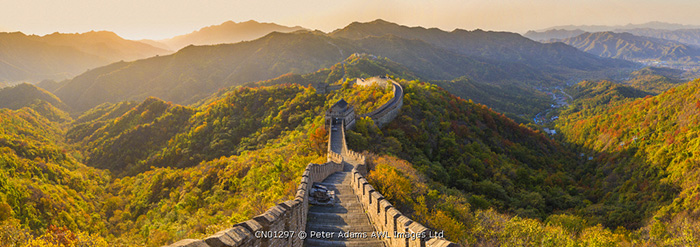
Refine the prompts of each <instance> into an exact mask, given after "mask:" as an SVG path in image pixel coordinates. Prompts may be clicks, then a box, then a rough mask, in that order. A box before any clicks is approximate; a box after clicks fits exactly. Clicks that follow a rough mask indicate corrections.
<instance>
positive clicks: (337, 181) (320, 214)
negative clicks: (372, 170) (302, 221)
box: [304, 164, 385, 247]
mask: <svg viewBox="0 0 700 247" xmlns="http://www.w3.org/2000/svg"><path fill="white" fill-rule="evenodd" d="M351 169H352V165H350V164H345V167H344V171H343V172H336V173H334V174H332V175H330V176H328V178H326V179H325V180H323V182H322V183H320V184H321V185H323V186H326V187H327V188H328V189H329V190H333V191H335V195H336V198H337V202H336V203H335V205H333V206H315V205H309V213H308V220H307V223H306V232H307V233H309V235H308V236H309V237H307V238H306V240H305V242H304V246H323V247H335V246H357V247H361V246H362V247H374V246H382V247H383V246H385V245H384V242H383V241H382V240H380V239H377V238H371V237H370V236H371V235H372V232H374V227H373V226H372V224H371V223H370V221H369V217H368V216H367V214H365V211H364V209H363V208H362V206H361V204H360V201H359V200H358V199H357V196H356V195H355V193H353V190H352V187H351V185H350V180H351V179H352V175H351V174H350V170H351ZM312 231H315V232H331V233H334V234H333V236H332V237H328V238H312V237H311V234H310V233H311V232H312ZM339 232H349V233H353V234H357V235H356V236H355V237H352V236H351V237H350V238H345V237H339V236H338V233H339ZM361 233H366V236H367V237H362V236H360V234H361Z"/></svg>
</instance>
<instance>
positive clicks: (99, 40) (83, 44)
mask: <svg viewBox="0 0 700 247" xmlns="http://www.w3.org/2000/svg"><path fill="white" fill-rule="evenodd" d="M29 38H30V39H32V40H35V41H40V42H45V43H47V44H51V45H55V46H67V47H72V48H75V49H77V50H79V51H82V52H85V53H88V54H92V55H95V56H99V57H101V58H103V59H105V60H107V61H110V62H116V61H120V60H124V61H132V60H136V59H142V58H148V57H152V56H155V55H165V54H169V53H171V51H170V50H166V49H161V48H156V47H153V46H151V45H148V44H144V43H141V42H138V41H133V40H126V39H124V38H122V37H119V36H118V35H117V34H115V33H113V32H109V31H97V32H96V31H90V32H86V33H52V34H47V35H44V36H37V35H31V36H29Z"/></svg>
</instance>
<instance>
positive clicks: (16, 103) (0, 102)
mask: <svg viewBox="0 0 700 247" xmlns="http://www.w3.org/2000/svg"><path fill="white" fill-rule="evenodd" d="M39 101H45V102H47V103H49V104H51V105H52V106H54V107H56V108H59V109H62V110H64V111H66V110H67V108H68V106H66V105H65V104H63V102H62V101H61V99H59V98H58V97H56V96H55V95H53V94H51V93H49V92H47V91H46V90H44V89H41V88H38V87H36V86H34V85H31V84H27V83H22V84H19V85H15V86H12V87H6V88H0V108H9V109H13V110H17V109H20V108H22V107H26V106H30V105H32V104H35V103H38V102H39Z"/></svg>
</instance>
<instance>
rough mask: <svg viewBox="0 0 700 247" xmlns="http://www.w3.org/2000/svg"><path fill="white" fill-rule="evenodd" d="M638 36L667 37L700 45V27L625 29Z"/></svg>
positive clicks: (666, 38) (667, 38)
mask: <svg viewBox="0 0 700 247" xmlns="http://www.w3.org/2000/svg"><path fill="white" fill-rule="evenodd" d="M624 31H625V32H629V33H631V34H634V35H638V36H646V37H652V38H657V39H665V40H672V41H677V42H680V43H683V44H688V45H692V46H695V47H700V29H699V28H695V29H678V30H663V29H653V28H638V29H628V30H624Z"/></svg>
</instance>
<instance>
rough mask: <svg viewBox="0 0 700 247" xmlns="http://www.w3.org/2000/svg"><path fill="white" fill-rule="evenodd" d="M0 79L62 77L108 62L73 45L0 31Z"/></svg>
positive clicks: (32, 79)
mask: <svg viewBox="0 0 700 247" xmlns="http://www.w3.org/2000/svg"><path fill="white" fill-rule="evenodd" d="M0 61H2V62H0V80H2V81H22V80H29V81H39V80H43V79H64V78H68V77H70V76H72V75H76V74H79V73H82V72H85V70H87V69H88V68H92V67H97V66H102V65H105V64H108V63H110V62H111V61H107V60H105V59H104V58H101V57H99V56H96V55H93V54H88V53H85V52H82V51H80V50H78V49H76V48H73V47H65V46H54V45H51V44H47V43H45V42H41V41H35V40H32V39H31V38H30V37H29V36H27V35H24V34H23V33H19V32H16V33H0Z"/></svg>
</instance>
